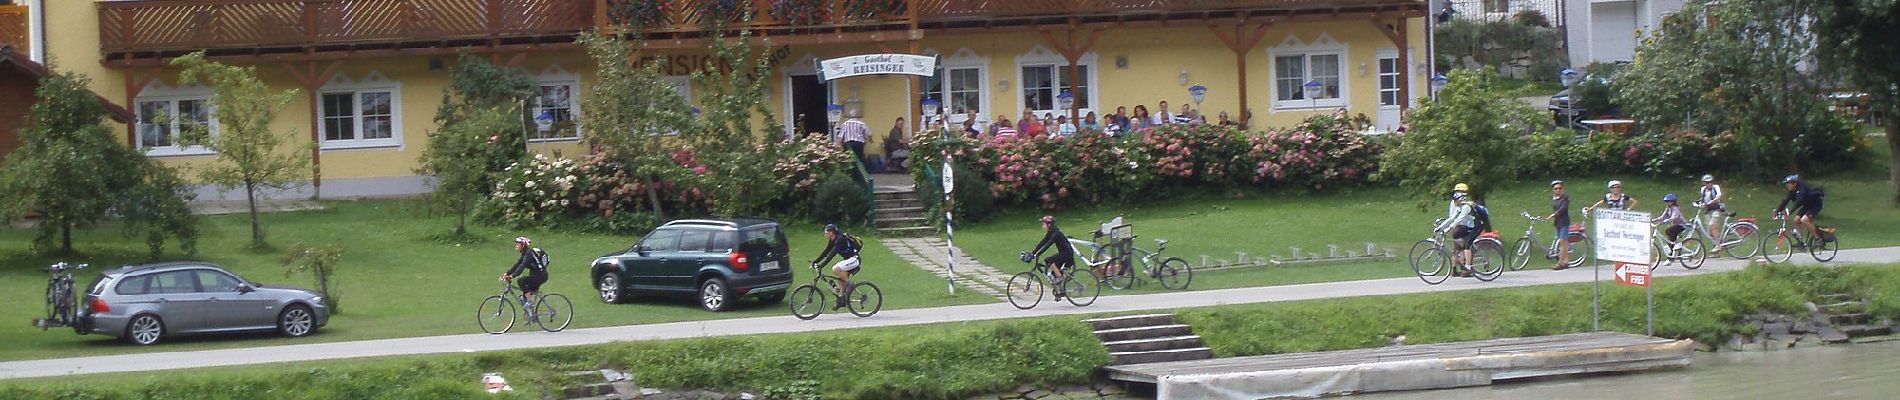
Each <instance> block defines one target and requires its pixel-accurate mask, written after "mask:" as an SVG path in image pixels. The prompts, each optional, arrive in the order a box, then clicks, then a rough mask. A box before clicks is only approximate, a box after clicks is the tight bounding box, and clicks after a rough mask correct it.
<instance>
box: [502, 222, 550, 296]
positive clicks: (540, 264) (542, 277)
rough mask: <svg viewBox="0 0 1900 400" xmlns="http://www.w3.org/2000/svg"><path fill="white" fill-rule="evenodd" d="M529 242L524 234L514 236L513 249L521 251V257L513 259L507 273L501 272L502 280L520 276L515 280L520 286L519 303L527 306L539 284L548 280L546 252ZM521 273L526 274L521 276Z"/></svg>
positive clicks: (539, 287)
mask: <svg viewBox="0 0 1900 400" xmlns="http://www.w3.org/2000/svg"><path fill="white" fill-rule="evenodd" d="M531 244H534V243H533V242H530V241H528V237H526V236H517V237H515V251H516V252H519V253H521V258H519V259H516V260H515V266H514V267H513V268H509V269H508V272H507V273H503V274H501V280H502V281H504V282H505V281H510V280H514V279H515V278H521V280H518V281H515V286H516V287H520V288H521V304H522V306H524V307H526V306H529V305H530V304H531V303H532V300H533V299H534V294H535V293H536V292H540V291H541V284H543V283H547V282H548V253H547V252H545V251H541V249H537V248H534V247H530V246H529V245H531ZM523 273H526V274H528V276H521V274H523Z"/></svg>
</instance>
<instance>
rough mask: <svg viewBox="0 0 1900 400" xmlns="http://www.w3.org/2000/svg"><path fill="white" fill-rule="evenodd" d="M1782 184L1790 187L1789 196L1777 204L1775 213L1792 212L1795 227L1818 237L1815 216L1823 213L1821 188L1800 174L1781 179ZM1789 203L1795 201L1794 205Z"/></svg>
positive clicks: (1784, 213)
mask: <svg viewBox="0 0 1900 400" xmlns="http://www.w3.org/2000/svg"><path fill="white" fill-rule="evenodd" d="M1781 184H1782V185H1786V186H1787V187H1788V197H1786V198H1783V199H1781V204H1780V205H1776V206H1775V215H1776V216H1785V215H1788V214H1789V213H1790V212H1792V213H1793V214H1794V226H1795V227H1798V228H1801V229H1804V230H1807V231H1808V237H1818V236H1815V230H1814V217H1816V216H1820V215H1821V189H1819V188H1815V187H1813V186H1809V185H1808V183H1807V182H1803V181H1801V176H1800V175H1788V177H1786V178H1782V179H1781ZM1789 203H1793V206H1794V207H1793V208H1789V205H1790V204H1789Z"/></svg>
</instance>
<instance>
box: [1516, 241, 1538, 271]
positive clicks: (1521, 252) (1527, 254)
mask: <svg viewBox="0 0 1900 400" xmlns="http://www.w3.org/2000/svg"><path fill="white" fill-rule="evenodd" d="M1536 240H1537V239H1533V238H1531V237H1529V236H1526V237H1521V238H1518V239H1517V244H1516V245H1513V246H1511V254H1510V256H1511V270H1512V271H1523V270H1524V267H1525V266H1526V265H1529V264H1530V263H1531V251H1532V250H1536V249H1537V245H1536V244H1535V243H1536Z"/></svg>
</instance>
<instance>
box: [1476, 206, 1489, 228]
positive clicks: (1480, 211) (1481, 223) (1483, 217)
mask: <svg viewBox="0 0 1900 400" xmlns="http://www.w3.org/2000/svg"><path fill="white" fill-rule="evenodd" d="M1471 220H1472V221H1473V225H1477V229H1478V232H1490V231H1491V211H1490V210H1486V209H1485V208H1484V205H1483V204H1472V205H1471Z"/></svg>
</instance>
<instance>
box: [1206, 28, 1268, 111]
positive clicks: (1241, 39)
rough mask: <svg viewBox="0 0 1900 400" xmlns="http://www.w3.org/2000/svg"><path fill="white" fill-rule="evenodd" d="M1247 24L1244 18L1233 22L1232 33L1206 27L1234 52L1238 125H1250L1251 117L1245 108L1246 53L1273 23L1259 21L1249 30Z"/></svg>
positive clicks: (1251, 50)
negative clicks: (1238, 109) (1237, 78)
mask: <svg viewBox="0 0 1900 400" xmlns="http://www.w3.org/2000/svg"><path fill="white" fill-rule="evenodd" d="M1247 24H1248V22H1247V21H1245V20H1242V21H1241V22H1240V23H1239V24H1235V25H1234V33H1233V34H1228V33H1227V31H1225V30H1222V29H1221V27H1219V26H1214V25H1209V26H1208V27H1207V29H1208V30H1211V31H1214V36H1215V37H1218V38H1220V41H1221V43H1222V44H1225V45H1227V49H1228V50H1233V52H1234V65H1235V67H1237V68H1238V69H1237V70H1238V71H1239V74H1238V75H1239V78H1240V90H1238V92H1240V93H1239V94H1240V115H1239V118H1240V125H1241V126H1245V127H1251V126H1252V125H1249V124H1250V123H1251V122H1250V121H1249V120H1251V119H1252V117H1253V112H1252V109H1250V108H1247V53H1251V52H1253V47H1254V46H1256V45H1259V44H1260V39H1261V38H1264V37H1266V36H1267V28H1271V27H1273V23H1272V22H1262V23H1259V24H1257V25H1254V26H1253V30H1251V31H1249V30H1247ZM1203 112H1205V110H1203ZM1250 129H1251V128H1250Z"/></svg>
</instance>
